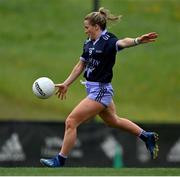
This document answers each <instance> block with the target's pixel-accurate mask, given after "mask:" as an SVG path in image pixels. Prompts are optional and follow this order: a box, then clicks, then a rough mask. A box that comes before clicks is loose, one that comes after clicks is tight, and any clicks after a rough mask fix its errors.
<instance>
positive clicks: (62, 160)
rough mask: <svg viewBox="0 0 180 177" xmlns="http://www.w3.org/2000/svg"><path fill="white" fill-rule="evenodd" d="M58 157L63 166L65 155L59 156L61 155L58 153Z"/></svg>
mask: <svg viewBox="0 0 180 177" xmlns="http://www.w3.org/2000/svg"><path fill="white" fill-rule="evenodd" d="M58 159H59V163H60V165H61V166H62V167H63V166H64V164H65V161H66V159H67V157H63V156H61V155H60V154H59V155H58Z"/></svg>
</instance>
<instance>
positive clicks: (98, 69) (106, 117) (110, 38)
mask: <svg viewBox="0 0 180 177" xmlns="http://www.w3.org/2000/svg"><path fill="white" fill-rule="evenodd" d="M119 18H120V17H119V16H114V15H112V14H111V13H110V11H109V10H107V9H104V8H100V9H99V11H98V12H92V13H90V14H88V15H87V16H86V17H85V18H84V30H85V33H86V34H87V36H88V39H87V40H86V41H85V43H84V46H83V53H82V55H81V57H80V60H79V61H78V63H77V64H76V65H75V67H74V68H73V70H72V72H71V74H70V75H69V77H68V78H67V79H66V80H65V81H64V82H63V83H60V84H56V87H57V93H56V94H57V96H58V97H59V98H60V99H64V98H65V97H66V93H67V90H68V88H69V86H70V85H71V84H72V83H73V82H74V81H75V80H76V79H77V78H78V77H79V76H80V74H81V73H82V72H84V77H85V79H86V81H85V82H83V84H84V85H85V87H86V91H87V97H86V98H84V99H83V100H82V101H81V102H80V103H79V104H78V105H77V106H76V107H75V108H74V109H73V111H72V112H71V113H70V114H69V116H68V117H67V119H66V121H65V134H64V140H63V145H62V147H61V149H60V152H59V154H58V155H57V156H55V157H54V158H52V159H40V162H41V163H42V164H43V165H45V166H48V167H63V166H64V164H65V160H66V158H67V156H68V154H69V152H70V151H71V149H72V148H73V146H74V144H75V141H76V136H77V128H78V126H79V125H80V124H82V123H83V122H85V121H87V120H89V119H90V118H92V117H94V116H95V115H99V116H100V117H101V118H102V120H103V121H104V122H105V123H106V124H107V125H108V126H110V127H114V128H118V129H121V130H124V131H127V132H129V133H131V134H133V135H135V136H137V137H139V138H140V139H141V140H143V141H144V142H145V144H146V147H147V149H148V150H149V152H150V155H151V157H152V159H155V158H156V157H157V155H158V154H157V153H158V145H157V140H158V135H157V133H155V132H146V131H145V130H143V129H142V128H140V127H139V126H138V125H136V124H135V123H133V122H132V121H130V120H128V119H126V118H120V117H119V116H118V115H117V114H116V108H115V104H114V102H113V88H112V85H111V80H112V77H113V66H114V64H115V61H116V54H117V52H120V51H121V50H123V49H125V48H128V47H134V46H137V45H140V44H144V43H149V42H154V41H155V39H156V38H157V37H158V35H157V33H155V32H150V33H148V34H144V35H140V36H139V37H137V38H129V37H127V38H124V39H118V38H117V37H116V36H115V35H114V34H112V33H110V32H108V31H107V22H108V21H118V20H119Z"/></svg>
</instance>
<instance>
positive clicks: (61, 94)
mask: <svg viewBox="0 0 180 177" xmlns="http://www.w3.org/2000/svg"><path fill="white" fill-rule="evenodd" d="M84 68H85V63H84V62H83V61H81V60H80V61H79V62H78V63H77V64H76V65H75V66H74V68H73V70H72V72H71V74H70V75H69V76H68V78H67V79H66V80H65V81H64V82H63V83H61V84H55V86H56V87H57V88H58V89H57V92H56V95H57V96H58V98H61V99H63V98H66V92H67V89H68V87H69V86H70V85H71V84H72V83H73V82H74V81H75V80H76V79H77V78H78V77H79V76H80V75H81V73H82V72H83V71H84Z"/></svg>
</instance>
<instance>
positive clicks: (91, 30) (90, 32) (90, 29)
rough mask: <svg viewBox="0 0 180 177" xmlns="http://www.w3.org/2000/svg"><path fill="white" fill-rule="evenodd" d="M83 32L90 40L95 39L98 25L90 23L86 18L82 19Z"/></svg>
mask: <svg viewBox="0 0 180 177" xmlns="http://www.w3.org/2000/svg"><path fill="white" fill-rule="evenodd" d="M84 32H85V33H86V34H87V36H88V37H89V38H90V39H91V40H95V39H96V37H97V33H98V26H97V25H95V26H93V25H91V24H90V23H89V21H88V20H84Z"/></svg>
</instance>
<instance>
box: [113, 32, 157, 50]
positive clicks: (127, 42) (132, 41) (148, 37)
mask: <svg viewBox="0 0 180 177" xmlns="http://www.w3.org/2000/svg"><path fill="white" fill-rule="evenodd" d="M157 37H158V34H157V33H156V32H151V33H147V34H143V35H141V36H139V37H137V38H129V37H127V38H124V39H119V40H118V41H117V43H116V45H117V46H118V47H120V48H127V47H133V46H136V45H138V44H144V43H149V42H154V41H155V40H156V38H157Z"/></svg>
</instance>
